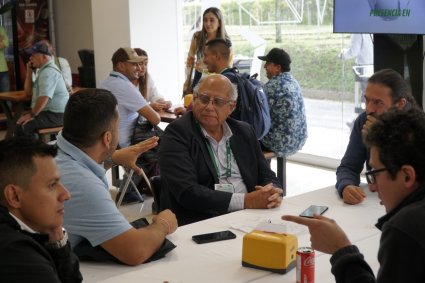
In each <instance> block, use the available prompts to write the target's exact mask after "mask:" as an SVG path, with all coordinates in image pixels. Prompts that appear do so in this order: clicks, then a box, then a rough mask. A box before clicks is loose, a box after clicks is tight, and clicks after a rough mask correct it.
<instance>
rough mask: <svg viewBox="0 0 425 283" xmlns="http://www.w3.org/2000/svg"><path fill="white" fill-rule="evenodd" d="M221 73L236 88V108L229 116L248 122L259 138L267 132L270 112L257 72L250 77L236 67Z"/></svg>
mask: <svg viewBox="0 0 425 283" xmlns="http://www.w3.org/2000/svg"><path fill="white" fill-rule="evenodd" d="M222 74H223V75H224V76H226V77H227V78H228V79H229V80H230V81H231V82H232V83H234V84H236V85H237V89H238V100H237V103H236V108H235V111H233V113H232V115H231V117H232V118H235V119H237V120H241V121H244V122H247V123H248V124H250V125H251V126H252V127H253V128H254V132H255V135H256V136H257V139H259V140H260V139H261V138H263V137H264V136H265V135H266V134H267V133H268V132H269V129H270V112H269V104H268V102H267V97H266V94H265V92H264V89H263V86H262V84H261V82H260V81H259V80H257V79H256V78H257V74H255V75H253V76H251V77H250V76H249V74H247V73H239V70H238V69H237V68H236V67H235V68H232V69H228V71H225V72H224V73H222Z"/></svg>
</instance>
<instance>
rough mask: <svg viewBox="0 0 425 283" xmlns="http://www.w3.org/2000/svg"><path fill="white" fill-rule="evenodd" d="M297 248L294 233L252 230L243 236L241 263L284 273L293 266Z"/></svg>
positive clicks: (295, 260)
mask: <svg viewBox="0 0 425 283" xmlns="http://www.w3.org/2000/svg"><path fill="white" fill-rule="evenodd" d="M297 249H298V239H297V237H295V236H294V235H291V234H277V233H270V232H264V231H259V230H254V231H252V232H251V233H248V234H246V235H245V236H244V237H243V246H242V265H243V266H246V267H252V268H258V269H263V270H268V271H271V272H276V273H282V274H284V273H287V272H288V271H290V270H291V269H292V268H294V267H295V265H296V263H297Z"/></svg>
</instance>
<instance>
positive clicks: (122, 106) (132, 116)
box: [100, 47, 161, 203]
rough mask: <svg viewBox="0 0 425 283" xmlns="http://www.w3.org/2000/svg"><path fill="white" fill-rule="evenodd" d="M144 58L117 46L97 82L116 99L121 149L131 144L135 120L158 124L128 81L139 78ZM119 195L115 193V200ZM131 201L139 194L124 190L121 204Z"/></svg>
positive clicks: (152, 112)
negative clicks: (106, 71) (108, 68)
mask: <svg viewBox="0 0 425 283" xmlns="http://www.w3.org/2000/svg"><path fill="white" fill-rule="evenodd" d="M146 59H147V57H146V56H139V55H137V52H136V51H135V50H134V49H132V48H130V47H124V48H119V49H118V50H117V51H115V53H114V54H113V55H112V59H111V60H112V66H113V71H112V72H111V73H110V74H109V75H108V77H107V78H106V79H105V80H104V81H103V82H102V83H101V84H100V88H103V89H106V90H109V91H110V92H112V94H113V95H114V96H115V98H116V99H117V101H118V112H119V113H120V117H121V120H120V126H119V143H118V145H119V146H120V147H121V148H123V147H127V146H129V145H130V144H131V140H132V137H133V133H134V128H135V127H136V123H137V122H138V121H139V119H140V121H141V122H142V121H143V122H146V120H147V121H148V122H149V123H151V124H152V125H153V126H156V125H158V124H159V122H160V121H161V118H160V117H159V114H158V112H156V111H155V110H154V109H153V108H152V107H151V106H150V105H149V103H148V102H147V101H146V100H145V98H144V97H143V96H142V94H141V93H140V91H139V88H138V87H136V86H135V85H134V84H133V83H132V81H134V80H137V79H138V78H139V73H140V72H141V67H140V64H141V63H142V62H143V61H145V60H146ZM138 163H140V162H138ZM140 165H142V164H140ZM140 179H141V178H139V177H138V176H135V177H133V181H134V183H135V184H139V182H140ZM124 183H125V181H123V182H121V184H124ZM121 191H122V187H121V188H120V190H119V194H121ZM119 196H120V195H118V196H117V199H118V198H119ZM134 201H140V200H139V197H138V196H137V195H135V194H134V193H133V192H130V191H128V192H127V193H126V195H125V197H124V203H128V202H134Z"/></svg>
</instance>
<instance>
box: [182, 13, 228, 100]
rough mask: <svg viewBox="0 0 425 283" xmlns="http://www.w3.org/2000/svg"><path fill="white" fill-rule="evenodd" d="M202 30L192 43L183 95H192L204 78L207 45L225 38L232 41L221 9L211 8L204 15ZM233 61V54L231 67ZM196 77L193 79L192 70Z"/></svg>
mask: <svg viewBox="0 0 425 283" xmlns="http://www.w3.org/2000/svg"><path fill="white" fill-rule="evenodd" d="M202 18H203V25H202V30H200V31H198V32H195V33H194V34H193V37H192V41H191V43H190V48H189V54H188V57H187V61H186V81H185V83H184V86H183V94H187V93H192V90H193V87H194V86H195V85H196V84H197V83H198V82H199V80H200V79H201V77H202V71H203V70H204V69H205V66H204V64H203V60H202V58H203V50H204V47H205V44H206V43H207V42H208V41H209V40H211V39H214V38H223V39H227V40H229V41H230V38H229V36H228V34H227V32H226V28H225V27H224V20H223V15H222V13H221V11H220V9H218V8H216V7H210V8H208V9H206V10H205V11H204V14H203V15H202ZM232 61H233V53H232V54H231V55H230V60H229V65H230V64H231V62H232ZM193 69H194V70H195V75H194V78H193V82H192V83H191V79H192V70H193Z"/></svg>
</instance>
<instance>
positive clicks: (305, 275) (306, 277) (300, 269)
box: [297, 247, 314, 283]
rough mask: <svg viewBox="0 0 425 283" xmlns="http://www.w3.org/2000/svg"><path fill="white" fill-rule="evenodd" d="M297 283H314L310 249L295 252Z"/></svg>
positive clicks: (312, 252)
mask: <svg viewBox="0 0 425 283" xmlns="http://www.w3.org/2000/svg"><path fill="white" fill-rule="evenodd" d="M297 283H314V250H313V249H312V248H310V247H300V248H298V250H297Z"/></svg>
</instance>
